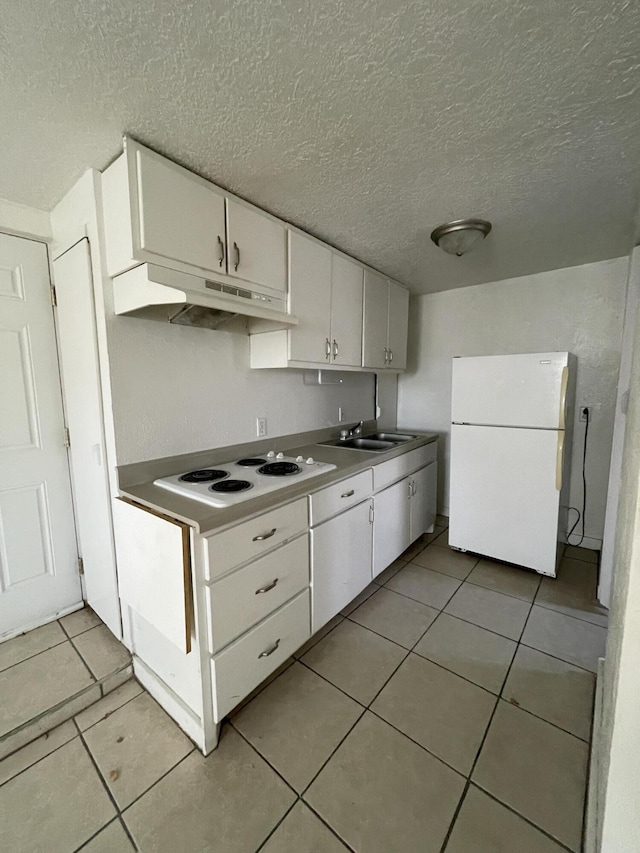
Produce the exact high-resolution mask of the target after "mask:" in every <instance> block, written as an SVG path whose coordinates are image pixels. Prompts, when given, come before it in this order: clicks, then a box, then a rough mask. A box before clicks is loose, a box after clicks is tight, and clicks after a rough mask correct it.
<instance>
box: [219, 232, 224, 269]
mask: <svg viewBox="0 0 640 853" xmlns="http://www.w3.org/2000/svg"><path fill="white" fill-rule="evenodd" d="M218 263H219V264H220V266H222V264H223V263H224V243H223V241H222V237H221V236H220V235H219V234H218Z"/></svg>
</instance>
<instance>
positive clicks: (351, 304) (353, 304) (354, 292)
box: [331, 255, 363, 367]
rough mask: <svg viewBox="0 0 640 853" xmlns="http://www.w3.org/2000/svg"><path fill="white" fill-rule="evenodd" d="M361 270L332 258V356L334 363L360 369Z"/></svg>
mask: <svg viewBox="0 0 640 853" xmlns="http://www.w3.org/2000/svg"><path fill="white" fill-rule="evenodd" d="M362 286H363V272H362V267H360V266H358V264H355V263H354V262H353V261H350V260H348V259H347V258H343V257H341V256H340V255H333V259H332V269H331V353H332V362H333V363H334V364H344V365H349V366H351V367H360V364H361V359H362Z"/></svg>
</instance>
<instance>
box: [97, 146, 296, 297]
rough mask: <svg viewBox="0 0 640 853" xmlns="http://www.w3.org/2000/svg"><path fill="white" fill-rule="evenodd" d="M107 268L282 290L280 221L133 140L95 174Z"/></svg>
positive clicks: (112, 272)
mask: <svg viewBox="0 0 640 853" xmlns="http://www.w3.org/2000/svg"><path fill="white" fill-rule="evenodd" d="M102 196H103V208H104V230H105V243H106V254H107V270H108V272H109V275H111V276H115V275H118V274H120V273H122V272H124V271H125V270H128V269H131V268H132V267H135V266H136V265H137V264H140V263H152V264H157V265H158V266H161V267H167V268H170V269H174V270H178V271H179V272H187V273H192V274H195V275H199V276H203V275H204V276H206V277H208V278H215V279H216V280H217V281H221V282H223V283H225V282H227V283H229V284H230V285H232V286H233V285H235V283H236V281H237V279H241V280H242V281H243V282H248V283H250V284H251V285H252V287H251V289H252V290H258V291H260V290H264V291H265V292H267V293H272V292H279V293H280V294H283V292H284V291H285V290H286V263H285V236H286V228H285V225H284V223H283V222H280V221H279V220H277V219H275V218H274V217H272V216H269V215H268V214H266V213H263V212H262V211H260V210H259V209H258V208H255V207H252V206H251V205H249V204H247V203H245V202H242V201H240V200H239V199H235V198H233V197H230V196H229V195H228V194H227V193H225V192H224V191H223V190H221V189H219V188H218V187H216V186H215V185H214V184H212V183H210V182H209V181H206V180H205V179H204V178H201V177H199V176H198V175H194V174H193V172H190V171H189V170H188V169H184V168H183V167H182V166H178V165H177V164H176V163H174V162H173V161H171V160H168V159H167V158H166V157H162V156H161V155H160V154H156V153H155V151H151V150H149V149H148V148H145V147H144V146H143V145H140V144H139V143H138V142H136V141H135V140H133V139H129V138H126V139H125V148H124V151H123V153H122V154H121V156H120V157H118V159H117V160H115V162H114V163H112V164H111V166H109V168H108V169H106V171H105V172H104V173H103V175H102Z"/></svg>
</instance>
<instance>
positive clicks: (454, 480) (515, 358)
mask: <svg viewBox="0 0 640 853" xmlns="http://www.w3.org/2000/svg"><path fill="white" fill-rule="evenodd" d="M575 374H576V359H575V356H573V355H571V353H568V352H543V353H527V354H523V355H492V356H480V357H473V358H454V359H453V383H452V400H451V420H452V425H451V483H450V500H449V514H450V517H449V544H450V545H451V547H453V548H458V549H460V550H464V551H472V552H474V553H477V554H482V555H483V556H486V557H491V558H493V559H496V560H501V561H504V562H507V563H514V564H515V565H518V566H526V567H527V568H530V569H534V570H535V571H537V572H540V573H542V574H545V575H551V576H555V574H556V567H557V564H558V561H559V557H560V556H561V549H562V543H563V541H564V540H565V537H566V530H567V509H568V497H569V475H570V460H571V428H572V418H573V410H574V405H575Z"/></svg>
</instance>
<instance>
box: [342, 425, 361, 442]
mask: <svg viewBox="0 0 640 853" xmlns="http://www.w3.org/2000/svg"><path fill="white" fill-rule="evenodd" d="M362 424H363V421H358V423H357V424H356V425H355V426H352V427H350V428H349V429H343V430H340V439H341V440H342V441H346V439H348V438H353V437H354V436H356V435H360V433H361V432H362Z"/></svg>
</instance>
